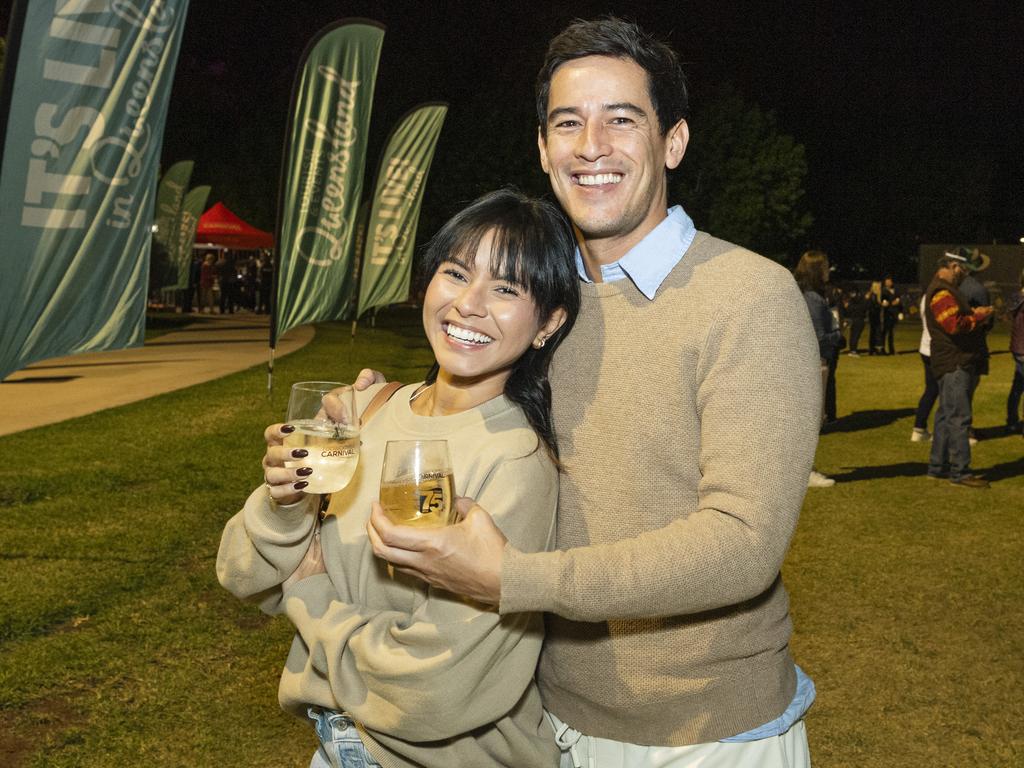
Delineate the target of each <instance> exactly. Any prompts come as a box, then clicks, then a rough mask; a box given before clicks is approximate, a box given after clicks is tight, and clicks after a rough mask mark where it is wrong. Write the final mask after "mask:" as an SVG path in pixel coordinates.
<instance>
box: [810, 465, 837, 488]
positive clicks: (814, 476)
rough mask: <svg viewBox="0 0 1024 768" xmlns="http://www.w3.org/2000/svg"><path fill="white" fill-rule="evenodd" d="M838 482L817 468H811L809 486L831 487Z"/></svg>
mask: <svg viewBox="0 0 1024 768" xmlns="http://www.w3.org/2000/svg"><path fill="white" fill-rule="evenodd" d="M835 484H836V481H835V480H833V479H832V478H831V477H826V476H825V475H823V474H821V472H818V471H817V470H814V469H812V470H811V476H810V477H808V478H807V487H808V488H831V487H832V486H833V485H835Z"/></svg>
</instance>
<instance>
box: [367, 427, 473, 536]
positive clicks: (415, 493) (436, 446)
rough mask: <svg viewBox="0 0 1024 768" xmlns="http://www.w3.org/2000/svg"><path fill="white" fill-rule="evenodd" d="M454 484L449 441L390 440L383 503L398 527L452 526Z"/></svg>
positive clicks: (382, 480)
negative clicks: (401, 525)
mask: <svg viewBox="0 0 1024 768" xmlns="http://www.w3.org/2000/svg"><path fill="white" fill-rule="evenodd" d="M454 497H455V480H454V478H453V477H452V460H451V457H450V456H449V455H448V442H447V441H446V440H389V441H388V443H387V445H386V446H384V467H383V469H382V470H381V477H380V503H381V506H382V507H384V512H385V513H386V514H387V516H388V517H389V518H390V519H391V520H392V521H393V522H395V523H400V524H403V525H416V526H423V527H427V528H436V527H441V526H445V525H449V524H450V523H452V522H453V519H452V515H453V504H452V502H453V500H454Z"/></svg>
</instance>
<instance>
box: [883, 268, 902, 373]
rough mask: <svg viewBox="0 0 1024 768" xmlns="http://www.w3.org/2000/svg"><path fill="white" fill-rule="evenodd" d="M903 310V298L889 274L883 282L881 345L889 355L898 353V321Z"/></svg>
mask: <svg viewBox="0 0 1024 768" xmlns="http://www.w3.org/2000/svg"><path fill="white" fill-rule="evenodd" d="M902 312H903V303H902V300H901V299H900V297H899V294H898V293H896V286H895V285H894V284H893V281H892V277H891V276H887V277H886V278H885V282H883V283H882V338H881V342H882V343H881V344H880V345H879V346H881V347H882V348H883V349H884V350H885V354H887V355H895V354H896V323H897V322H899V319H900V314H901V313H902Z"/></svg>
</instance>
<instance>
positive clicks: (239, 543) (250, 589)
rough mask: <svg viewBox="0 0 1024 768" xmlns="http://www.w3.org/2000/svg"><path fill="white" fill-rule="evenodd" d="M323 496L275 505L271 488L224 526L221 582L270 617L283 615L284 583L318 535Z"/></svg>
mask: <svg viewBox="0 0 1024 768" xmlns="http://www.w3.org/2000/svg"><path fill="white" fill-rule="evenodd" d="M318 499H319V497H318V496H306V497H305V498H304V499H303V500H302V501H300V502H298V503H297V504H292V505H289V506H279V505H277V504H275V503H274V502H273V501H272V500H271V498H270V496H269V494H268V493H267V489H266V487H265V486H262V485H261V486H260V487H259V488H257V489H256V490H255V491H253V492H252V493H251V494H250V495H249V498H248V499H246V502H245V506H244V507H243V508H242V509H241V510H240V511H239V512H238V513H237V514H235V516H234V517H232V518H231V519H230V520H229V521H228V523H227V525H225V526H224V533H223V534H222V535H221V539H220V550H219V551H218V552H217V580H218V581H220V583H221V585H222V586H223V587H224V588H225V589H227V590H228V591H229V592H231V593H232V594H233V595H235V596H236V597H239V598H242V599H244V600H252V601H254V602H256V603H258V604H259V606H260V609H261V610H262V611H264V612H265V613H270V614H275V613H280V611H281V607H280V603H281V583H282V582H283V581H284V580H285V579H287V578H288V577H289V576H290V575H291V574H292V573H293V572H294V571H295V569H296V568H297V567H298V565H299V563H300V562H301V561H302V558H303V557H304V556H305V554H306V550H307V549H308V548H309V542H310V538H311V537H312V535H313V522H314V520H315V517H316V501H317V500H318Z"/></svg>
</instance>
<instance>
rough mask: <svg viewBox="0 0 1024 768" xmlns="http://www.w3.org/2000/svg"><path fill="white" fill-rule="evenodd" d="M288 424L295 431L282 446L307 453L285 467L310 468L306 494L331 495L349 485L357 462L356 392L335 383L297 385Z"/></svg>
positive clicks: (290, 403) (293, 385) (294, 385)
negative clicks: (311, 470) (310, 472)
mask: <svg viewBox="0 0 1024 768" xmlns="http://www.w3.org/2000/svg"><path fill="white" fill-rule="evenodd" d="M328 394H330V396H331V397H330V399H329V401H328V402H327V403H325V402H324V396H325V395H328ZM288 423H289V424H291V425H292V426H293V427H295V431H294V432H292V433H291V434H290V435H287V436H286V437H285V439H284V444H285V446H286V447H288V448H305V449H306V450H307V451H309V454H308V455H307V456H306V457H305V458H302V459H295V460H289V461H286V462H285V466H286V467H311V468H312V469H313V474H312V475H310V476H309V477H307V478H305V480H306V482H308V483H309V485H307V486H306V488H305V490H306V492H307V493H334V492H335V491H340V490H341V489H342V488H344V487H345V486H346V485H348V483H349V480H351V479H352V475H353V474H355V471H356V464H358V462H359V416H358V414H357V413H356V401H355V390H353V389H352V387H351V386H350V385H348V384H339V383H338V382H334V381H299V382H296V383H295V384H292V391H291V395H290V396H289V398H288Z"/></svg>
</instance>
